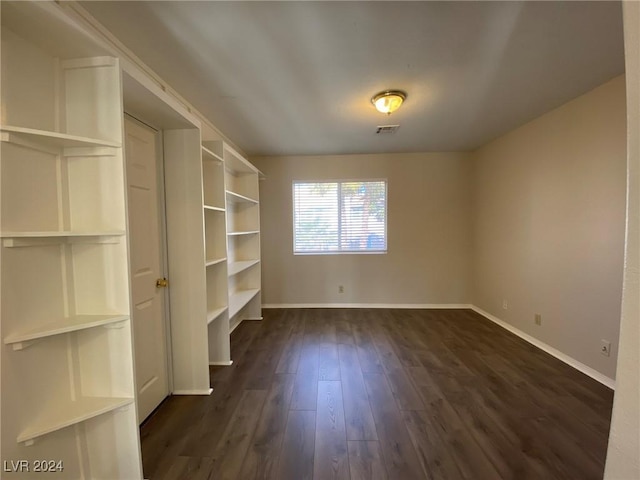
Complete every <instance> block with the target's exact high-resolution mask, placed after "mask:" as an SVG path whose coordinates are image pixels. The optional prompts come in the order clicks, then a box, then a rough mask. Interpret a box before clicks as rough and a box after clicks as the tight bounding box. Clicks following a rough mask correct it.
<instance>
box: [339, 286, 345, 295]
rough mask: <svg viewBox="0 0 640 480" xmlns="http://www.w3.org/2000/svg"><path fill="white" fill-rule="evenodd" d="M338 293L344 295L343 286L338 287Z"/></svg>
mask: <svg viewBox="0 0 640 480" xmlns="http://www.w3.org/2000/svg"><path fill="white" fill-rule="evenodd" d="M338 293H344V285H338Z"/></svg>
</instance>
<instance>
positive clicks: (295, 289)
mask: <svg viewBox="0 0 640 480" xmlns="http://www.w3.org/2000/svg"><path fill="white" fill-rule="evenodd" d="M251 160H252V162H253V163H254V164H255V165H256V166H257V167H258V168H259V169H260V170H262V171H263V172H264V173H265V175H266V177H267V178H266V180H264V181H262V182H261V184H260V199H261V205H260V209H261V210H260V216H261V219H262V221H261V227H262V235H261V242H262V245H261V246H262V259H263V264H262V269H263V270H262V272H263V281H262V286H263V297H262V298H263V303H264V304H268V305H269V304H271V305H273V304H336V303H339V304H394V305H401V304H459V303H468V302H469V298H470V296H469V293H470V292H469V278H470V275H469V273H470V272H469V268H470V265H471V257H470V254H471V218H470V205H471V199H470V172H471V169H470V167H471V166H470V163H469V161H470V160H469V155H468V154H460V153H421V154H385V155H343V156H322V157H262V158H259V157H258V158H252V159H251ZM379 178H386V179H387V180H388V208H389V210H388V222H387V226H388V253H387V254H385V255H357V254H356V255H354V254H351V255H349V254H346V255H295V256H294V255H293V232H292V229H293V226H292V224H293V220H292V182H293V181H294V180H326V179H334V180H335V179H379ZM338 285H344V287H345V293H344V294H339V293H338Z"/></svg>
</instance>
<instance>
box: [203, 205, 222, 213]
mask: <svg viewBox="0 0 640 480" xmlns="http://www.w3.org/2000/svg"><path fill="white" fill-rule="evenodd" d="M203 208H204V209H205V210H209V211H212V212H224V211H225V209H224V207H214V206H213V205H205V206H204V207H203Z"/></svg>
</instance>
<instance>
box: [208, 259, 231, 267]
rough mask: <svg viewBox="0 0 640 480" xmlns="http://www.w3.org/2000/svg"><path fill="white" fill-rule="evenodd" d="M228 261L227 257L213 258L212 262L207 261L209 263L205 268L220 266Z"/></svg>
mask: <svg viewBox="0 0 640 480" xmlns="http://www.w3.org/2000/svg"><path fill="white" fill-rule="evenodd" d="M226 260H227V257H222V258H212V259H211V260H207V262H206V263H205V264H204V265H205V267H211V266H212V265H218V264H219V263H222V262H224V261H226Z"/></svg>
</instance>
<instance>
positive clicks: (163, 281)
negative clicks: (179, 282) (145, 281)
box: [156, 278, 169, 288]
mask: <svg viewBox="0 0 640 480" xmlns="http://www.w3.org/2000/svg"><path fill="white" fill-rule="evenodd" d="M168 286H169V280H167V279H166V278H159V279H157V280H156V287H158V288H164V287H168Z"/></svg>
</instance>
